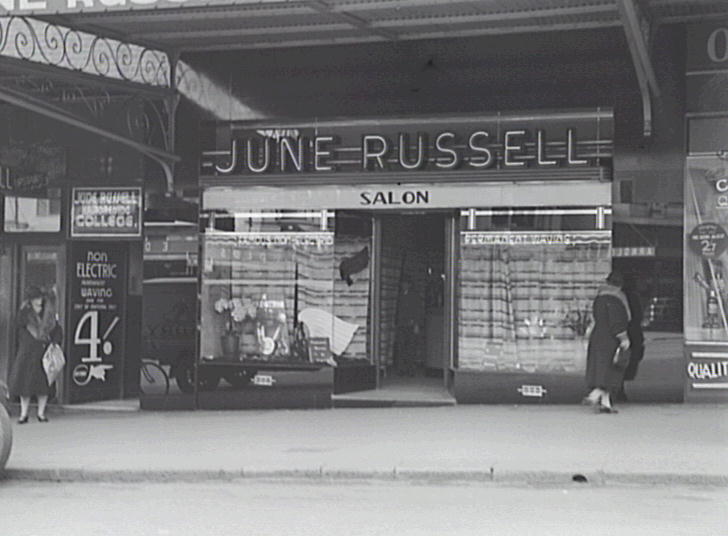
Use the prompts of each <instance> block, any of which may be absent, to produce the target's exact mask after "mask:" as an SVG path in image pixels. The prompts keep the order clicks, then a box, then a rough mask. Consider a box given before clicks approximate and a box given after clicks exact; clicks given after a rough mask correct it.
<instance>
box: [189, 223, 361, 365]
mask: <svg viewBox="0 0 728 536" xmlns="http://www.w3.org/2000/svg"><path fill="white" fill-rule="evenodd" d="M337 219H339V217H337V215H336V214H335V213H334V212H332V211H327V210H318V211H272V210H271V211H245V212H237V213H228V214H219V213H218V214H215V215H214V217H213V215H211V214H209V213H208V214H206V215H205V220H206V223H207V226H206V227H205V229H204V233H203V235H202V236H203V243H202V246H203V262H202V264H201V269H202V298H201V316H202V333H201V355H202V358H203V359H204V360H207V361H212V360H218V361H230V360H232V361H238V362H240V361H244V362H255V363H258V364H263V363H280V364H283V365H285V364H300V363H311V362H315V361H322V362H326V363H329V364H333V363H334V359H335V358H336V359H346V358H351V359H360V358H366V356H367V348H366V340H367V338H366V331H367V328H366V325H365V324H366V320H367V314H368V275H367V276H366V277H365V276H364V275H363V274H364V273H366V274H368V258H369V257H368V255H369V254H368V251H369V250H368V247H369V244H368V240H370V236H367V233H366V232H361V231H360V230H356V231H355V230H354V229H357V228H356V227H351V226H349V225H343V226H342V230H340V231H339V232H338V233H335V227H336V221H337ZM220 221H223V222H224V229H225V230H221V229H220V226H219V225H218V223H219V222H220ZM347 227H348V229H347Z"/></svg>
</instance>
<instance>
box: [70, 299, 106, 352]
mask: <svg viewBox="0 0 728 536" xmlns="http://www.w3.org/2000/svg"><path fill="white" fill-rule="evenodd" d="M86 324H88V337H83V336H82V334H81V332H82V331H83V330H84V327H85V326H86ZM73 342H74V344H76V345H88V356H86V357H82V358H81V361H82V362H84V363H98V362H100V361H101V360H102V359H101V357H99V346H100V345H101V339H100V338H99V312H98V311H88V312H87V313H86V314H84V315H83V316H82V317H81V318H80V319H79V320H78V323H77V324H76V333H75V335H74V338H73Z"/></svg>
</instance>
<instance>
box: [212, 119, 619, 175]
mask: <svg viewBox="0 0 728 536" xmlns="http://www.w3.org/2000/svg"><path fill="white" fill-rule="evenodd" d="M370 123H373V124H372V125H371V126H370V125H368V124H367V123H366V122H356V121H353V120H352V122H351V124H343V125H342V124H341V123H333V122H332V123H319V124H317V125H316V126H303V127H295V128H294V127H285V128H258V129H255V128H251V127H249V126H246V125H245V124H242V123H241V124H239V125H238V124H232V125H226V126H225V127H224V128H223V127H220V125H216V126H215V127H214V133H212V132H211V129H208V131H207V134H208V135H206V136H205V135H203V138H206V139H205V141H204V143H206V144H207V146H208V147H210V146H211V145H214V146H215V147H216V148H215V149H214V150H207V151H204V152H203V153H202V159H201V167H202V169H201V172H202V175H203V176H207V177H213V176H217V177H220V176H226V175H262V174H300V173H307V172H308V173H318V174H322V173H332V172H336V173H346V172H350V173H362V172H373V173H376V172H387V171H389V172H412V171H421V172H427V171H431V172H448V171H454V170H471V171H489V170H496V169H499V170H518V169H526V168H542V169H553V168H565V167H588V166H595V165H600V164H601V160H602V159H609V158H611V150H612V139H611V136H612V119H611V112H603V111H602V112H600V111H597V112H584V113H571V114H566V113H565V114H553V115H544V116H533V117H520V116H493V117H486V118H483V120H482V121H476V120H471V121H467V120H464V119H462V118H460V119H457V118H455V119H453V120H451V121H446V120H442V119H438V120H427V119H425V120H422V121H421V122H420V123H419V124H418V123H417V122H415V121H414V120H402V121H394V120H392V121H381V122H376V121H371V122H370ZM211 138H214V140H213V139H211Z"/></svg>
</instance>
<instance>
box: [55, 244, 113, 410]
mask: <svg viewBox="0 0 728 536" xmlns="http://www.w3.org/2000/svg"><path fill="white" fill-rule="evenodd" d="M71 255H72V259H71V276H70V292H69V302H70V305H69V306H70V315H69V318H70V322H69V333H68V334H67V337H68V343H69V356H68V357H69V359H68V365H67V368H68V370H69V374H70V382H69V385H70V392H71V395H70V397H71V402H82V401H90V400H105V399H109V398H116V397H119V396H121V380H122V376H123V374H122V372H123V371H122V366H123V361H124V337H125V330H126V279H127V276H126V266H127V249H126V245H125V244H120V243H116V244H114V243H111V244H106V243H102V242H79V243H75V244H73V247H72V252H71Z"/></svg>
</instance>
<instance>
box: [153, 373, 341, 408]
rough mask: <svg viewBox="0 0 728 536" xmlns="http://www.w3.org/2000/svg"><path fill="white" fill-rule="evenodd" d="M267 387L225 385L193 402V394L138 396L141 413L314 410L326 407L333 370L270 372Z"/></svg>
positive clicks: (329, 405) (332, 381) (331, 387)
mask: <svg viewBox="0 0 728 536" xmlns="http://www.w3.org/2000/svg"><path fill="white" fill-rule="evenodd" d="M259 374H261V375H266V376H270V377H271V378H272V379H273V382H272V383H273V384H272V385H270V386H264V385H254V384H252V383H251V384H249V385H247V386H245V387H242V388H233V387H231V386H229V385H228V384H227V383H225V382H221V383H220V386H219V387H218V388H217V389H216V390H214V391H200V392H199V393H198V394H197V402H196V403H195V397H194V395H191V394H189V395H186V394H183V393H175V394H169V395H166V396H165V395H161V394H155V395H142V396H141V397H140V407H141V409H143V410H190V409H211V410H217V409H236V410H239V409H304V408H310V409H316V408H330V407H331V405H332V402H331V396H332V394H333V384H334V378H333V371H332V369H330V368H325V369H321V370H318V371H303V372H271V373H267V372H264V371H261V372H260V373H259Z"/></svg>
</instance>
